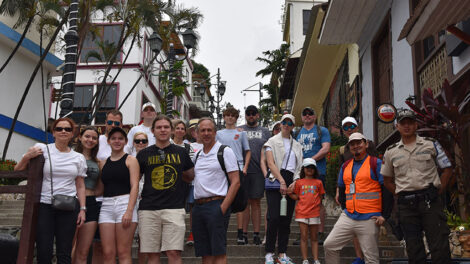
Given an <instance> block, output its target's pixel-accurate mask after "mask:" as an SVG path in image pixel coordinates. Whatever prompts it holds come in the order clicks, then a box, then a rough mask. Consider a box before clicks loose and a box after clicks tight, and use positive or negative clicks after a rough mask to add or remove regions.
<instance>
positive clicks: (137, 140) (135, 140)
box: [134, 139, 149, 144]
mask: <svg viewBox="0 0 470 264" xmlns="http://www.w3.org/2000/svg"><path fill="white" fill-rule="evenodd" d="M148 142H149V141H148V139H134V143H135V144H147V143H148Z"/></svg>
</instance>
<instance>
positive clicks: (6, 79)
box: [0, 16, 63, 161]
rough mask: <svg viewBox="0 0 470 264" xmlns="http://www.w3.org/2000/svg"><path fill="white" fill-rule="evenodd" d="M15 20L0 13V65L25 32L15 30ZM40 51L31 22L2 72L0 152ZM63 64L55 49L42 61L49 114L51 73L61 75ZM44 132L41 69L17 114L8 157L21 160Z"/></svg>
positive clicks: (20, 29)
mask: <svg viewBox="0 0 470 264" xmlns="http://www.w3.org/2000/svg"><path fill="white" fill-rule="evenodd" d="M16 19H17V18H16V17H13V18H11V17H8V16H0V64H3V63H4V62H5V61H6V59H7V58H8V56H9V55H10V53H11V52H12V51H13V48H14V47H15V46H16V44H17V43H18V41H19V39H20V37H21V34H22V32H23V28H17V29H16V30H15V29H13V25H14V24H15V22H16ZM43 43H46V44H47V43H48V39H44V40H43ZM46 44H44V46H45V45H46ZM39 50H40V47H39V34H38V33H37V31H36V26H35V25H32V26H31V27H30V30H29V32H28V33H27V35H26V38H25V39H24V40H23V42H22V44H21V47H20V48H19V50H18V52H17V53H16V54H15V56H14V57H13V59H12V60H11V61H10V63H9V64H8V66H7V67H6V68H5V69H4V71H3V72H2V73H0V83H1V85H0V93H1V96H0V153H1V152H3V149H4V146H5V141H6V139H7V135H8V130H9V129H10V127H11V124H12V120H13V118H14V116H15V112H16V110H17V107H18V105H19V102H20V100H21V97H22V95H23V92H24V91H25V88H26V85H27V83H28V81H29V78H30V76H31V74H32V72H33V70H34V68H35V66H36V63H37V62H38V60H39V57H40V56H39V54H40V51H39ZM62 63H63V61H62V60H61V59H59V58H58V57H56V56H55V55H53V54H52V52H51V53H49V54H48V55H47V56H46V59H45V61H44V62H43V69H44V76H43V77H44V88H45V101H46V115H48V114H49V101H50V94H51V89H50V85H49V83H50V80H51V77H52V76H54V75H58V74H60V72H56V68H57V67H59V66H60V65H61V64H62ZM45 135H46V133H45V124H44V113H43V104H42V85H41V72H40V71H39V72H38V74H37V75H36V77H35V78H34V81H33V84H32V86H31V88H30V90H29V93H28V95H27V97H26V100H25V102H24V104H23V108H22V109H21V112H20V114H19V116H18V121H17V123H16V125H15V129H14V133H13V136H12V138H11V141H10V144H9V148H8V152H7V155H6V158H7V159H14V160H16V161H19V160H20V159H21V156H22V155H23V154H24V153H25V152H26V151H27V150H28V148H29V147H31V146H33V145H34V144H35V143H37V142H45ZM50 140H52V137H50Z"/></svg>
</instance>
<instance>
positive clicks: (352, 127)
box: [343, 124, 357, 131]
mask: <svg viewBox="0 0 470 264" xmlns="http://www.w3.org/2000/svg"><path fill="white" fill-rule="evenodd" d="M356 127H357V125H355V124H352V125H350V126H343V129H344V131H348V130H353V129H355V128H356Z"/></svg>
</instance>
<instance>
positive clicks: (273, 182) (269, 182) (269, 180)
mask: <svg viewBox="0 0 470 264" xmlns="http://www.w3.org/2000/svg"><path fill="white" fill-rule="evenodd" d="M292 143H293V142H292V138H291V140H290V148H289V153H288V154H287V161H286V168H287V164H288V163H289V158H290V153H291V151H292ZM264 189H265V190H266V191H277V190H279V189H281V183H280V182H279V180H278V179H276V178H275V177H274V175H273V174H272V173H271V172H270V171H269V170H268V174H267V175H266V178H265V179H264Z"/></svg>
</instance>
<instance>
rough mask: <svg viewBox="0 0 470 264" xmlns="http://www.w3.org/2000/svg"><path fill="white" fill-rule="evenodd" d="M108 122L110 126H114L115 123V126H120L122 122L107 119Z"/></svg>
mask: <svg viewBox="0 0 470 264" xmlns="http://www.w3.org/2000/svg"><path fill="white" fill-rule="evenodd" d="M106 124H107V125H108V126H112V125H113V124H114V125H115V126H119V125H121V122H119V121H112V120H108V121H106Z"/></svg>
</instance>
